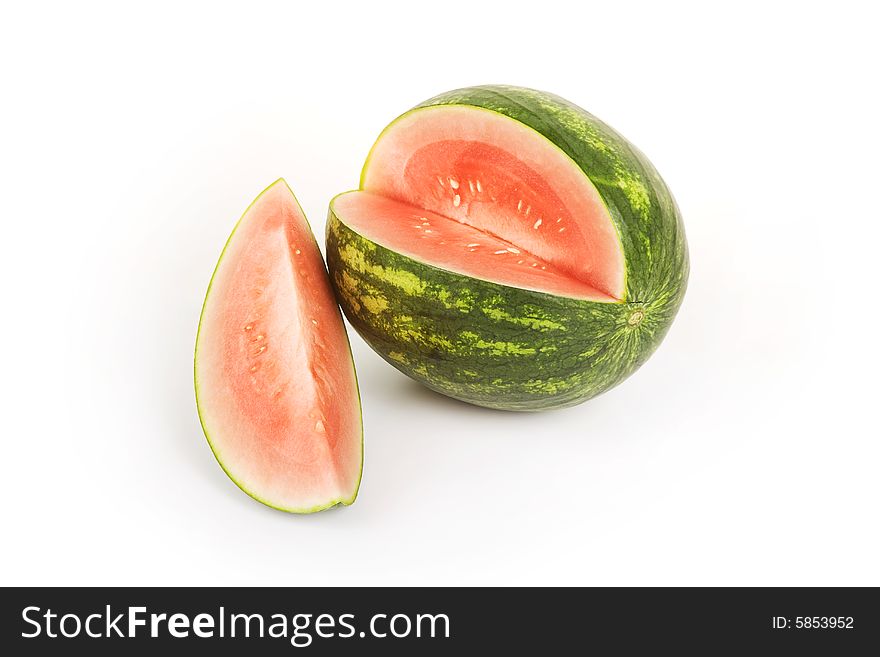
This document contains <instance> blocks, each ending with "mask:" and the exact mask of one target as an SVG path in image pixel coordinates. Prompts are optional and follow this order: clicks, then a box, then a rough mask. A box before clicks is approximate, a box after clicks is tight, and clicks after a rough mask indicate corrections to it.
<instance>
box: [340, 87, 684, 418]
mask: <svg viewBox="0 0 880 657" xmlns="http://www.w3.org/2000/svg"><path fill="white" fill-rule="evenodd" d="M327 263H328V268H329V272H330V277H331V282H332V284H333V288H334V290H335V292H336V295H337V299H338V300H339V303H340V305H341V307H342V309H343V311H344V312H345V315H346V316H347V317H348V319H349V321H350V322H351V324H352V326H353V327H354V328H355V330H357V332H358V333H359V334H360V335H361V336H362V337H363V338H364V340H365V341H366V342H367V343H368V344H369V345H370V346H371V347H372V348H373V349H374V350H375V351H376V352H378V353H379V354H380V355H381V356H382V357H383V358H384V359H385V360H387V361H388V362H389V363H391V364H392V365H394V367H396V368H397V369H399V370H401V371H402V372H404V373H405V374H407V375H409V376H410V377H412V378H414V379H416V380H417V381H420V382H421V383H423V384H425V385H426V386H428V387H430V388H432V389H433V390H436V391H438V392H441V393H443V394H446V395H449V396H451V397H454V398H456V399H460V400H463V401H466V402H469V403H472V404H477V405H481V406H487V407H491V408H498V409H507V410H523V411H528V410H544V409H552V408H559V407H564V406H571V405H574V404H578V403H580V402H583V401H585V400H587V399H589V398H591V397H594V396H596V395H598V394H600V393H602V392H605V391H606V390H608V389H610V388H612V387H613V386H615V385H617V384H618V383H620V382H621V381H623V380H624V379H625V378H627V377H628V376H629V375H630V374H632V373H633V372H634V371H635V370H636V369H638V367H639V366H640V365H642V363H644V362H645V360H646V359H647V358H648V357H649V356H650V355H651V354H652V353H653V352H654V350H655V349H656V348H657V346H658V345H659V344H660V342H661V340H662V339H663V337H664V336H665V335H666V333H667V331H668V330H669V327H670V325H671V323H672V321H673V318H674V317H675V314H676V312H677V311H678V308H679V306H680V305H681V302H682V299H683V296H684V293H685V289H686V287H687V279H688V270H689V265H688V252H687V242H686V239H685V232H684V227H683V224H682V220H681V216H680V213H679V210H678V208H677V206H676V204H675V201H674V200H673V197H672V195H671V194H670V192H669V189H668V188H667V186H666V184H665V183H664V181H663V180H662V178H661V177H660V175H659V174H658V173H657V171H656V170H655V169H654V167H653V166H652V165H651V163H650V162H649V161H648V159H647V158H646V157H645V156H644V155H643V154H642V153H641V152H640V151H639V150H638V149H636V148H635V147H634V146H633V145H631V144H630V143H629V142H627V141H626V140H625V139H624V138H623V137H622V136H620V135H619V134H618V133H617V132H615V131H614V130H613V129H611V128H610V127H608V126H607V125H606V124H604V123H603V122H601V121H600V120H599V119H597V118H596V117H594V116H592V115H591V114H589V113H587V112H586V111H584V110H582V109H581V108H579V107H577V106H575V105H573V104H572V103H570V102H568V101H566V100H564V99H562V98H560V97H558V96H554V95H551V94H548V93H544V92H540V91H535V90H531V89H524V88H519V87H509V86H483V87H471V88H467V89H460V90H456V91H451V92H448V93H445V94H441V95H439V96H436V97H435V98H432V99H430V100H428V101H426V102H424V103H422V104H421V105H418V106H417V107H415V108H414V109H412V110H410V111H409V112H407V113H405V114H403V115H402V116H400V117H399V118H397V119H396V120H395V121H394V122H392V123H391V124H390V125H389V126H388V127H387V128H385V130H384V131H383V132H382V134H381V135H380V136H379V139H378V140H377V141H376V143H375V145H374V146H373V148H372V150H371V152H370V154H369V156H368V158H367V161H366V164H365V165H364V169H363V173H362V176H361V184H360V188H359V189H358V190H356V191H353V192H347V193H344V194H341V195H339V196H337V197H336V198H334V199H333V200H332V201H331V203H330V211H329V216H328V223H327Z"/></svg>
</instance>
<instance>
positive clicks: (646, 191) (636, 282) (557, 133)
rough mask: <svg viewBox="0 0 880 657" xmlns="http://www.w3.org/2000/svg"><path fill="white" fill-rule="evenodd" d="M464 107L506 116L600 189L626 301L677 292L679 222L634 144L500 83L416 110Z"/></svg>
mask: <svg viewBox="0 0 880 657" xmlns="http://www.w3.org/2000/svg"><path fill="white" fill-rule="evenodd" d="M438 105H469V106H472V107H480V108H483V109H488V110H491V111H493V112H497V113H499V114H503V115H504V116H507V117H510V118H511V119H514V120H516V121H519V122H520V123H523V124H524V125H527V126H529V127H530V128H532V129H533V130H535V131H537V132H539V133H541V134H542V135H543V136H544V137H545V138H546V139H548V140H549V141H551V142H552V143H553V144H555V145H556V146H558V147H559V148H560V149H561V150H562V151H563V152H565V154H566V155H568V156H569V157H570V158H571V159H572V160H573V161H574V162H575V164H577V166H578V167H580V169H581V170H582V171H583V172H584V173H585V174H586V176H587V177H588V178H589V179H590V180H591V181H592V183H593V184H594V185H595V186H596V189H597V190H598V191H599V194H600V196H601V197H602V199H603V200H604V201H605V205H606V206H607V207H608V210H609V212H610V213H611V218H612V220H613V221H614V224H615V226H616V228H617V232H618V236H619V238H620V242H621V246H622V247H623V252H624V256H625V262H626V297H625V298H626V300H631V301H650V300H651V299H654V298H657V297H658V296H662V295H673V296H675V295H676V290H680V293H682V294H683V292H684V288H685V287H686V286H687V277H688V271H689V267H688V253H687V241H686V239H685V232H684V225H683V224H682V221H681V215H680V213H679V211H678V207H677V206H676V204H675V200H674V199H673V198H672V194H670V192H669V189H668V188H667V187H666V183H665V182H664V181H663V179H662V178H661V177H660V174H659V173H657V170H656V169H655V168H654V166H653V165H652V164H651V163H650V162H649V161H648V158H647V157H645V156H644V154H643V153H642V152H641V151H639V150H638V149H637V148H636V147H635V146H633V145H632V144H630V143H629V142H628V141H627V140H626V139H624V138H623V137H622V136H621V135H619V134H618V133H617V132H616V131H614V130H613V129H612V128H610V127H609V126H607V125H605V124H604V123H603V122H602V121H600V120H599V119H597V118H596V117H595V116H593V115H592V114H590V113H589V112H587V111H585V110H583V109H581V108H580V107H578V106H577V105H574V104H572V103H570V102H568V101H567V100H565V99H564V98H560V97H559V96H555V95H553V94H549V93H545V92H542V91H536V90H534V89H524V88H521V87H509V86H501V85H493V86H484V87H470V88H466V89H458V90H455V91H449V92H447V93H444V94H441V95H439V96H435V97H434V98H431V99H430V100H427V101H425V102H424V103H422V104H421V105H418V106H417V107H432V106H438Z"/></svg>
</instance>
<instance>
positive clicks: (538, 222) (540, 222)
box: [532, 219, 543, 230]
mask: <svg viewBox="0 0 880 657" xmlns="http://www.w3.org/2000/svg"><path fill="white" fill-rule="evenodd" d="M542 223H543V219H538V220H537V221H536V222H535V225H534V226H532V228H534V229H535V230H538V228H540V227H541V224H542Z"/></svg>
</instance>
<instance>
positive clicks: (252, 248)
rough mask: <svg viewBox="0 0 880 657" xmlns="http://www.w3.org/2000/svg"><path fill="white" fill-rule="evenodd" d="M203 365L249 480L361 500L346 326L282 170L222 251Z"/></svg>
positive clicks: (209, 406)
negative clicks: (359, 495) (359, 497)
mask: <svg viewBox="0 0 880 657" xmlns="http://www.w3.org/2000/svg"><path fill="white" fill-rule="evenodd" d="M195 377H196V396H197V401H198V407H199V416H200V418H201V421H202V426H203V428H204V430H205V435H206V436H207V438H208V442H209V443H210V445H211V448H212V449H213V451H214V454H215V455H216V457H217V459H218V461H219V462H220V464H221V466H222V467H223V469H224V470H225V471H226V472H227V474H229V476H230V477H231V478H232V480H233V481H234V482H235V483H236V484H238V486H239V487H241V488H242V489H243V490H244V491H245V492H247V493H248V494H249V495H251V496H252V497H254V498H256V499H257V500H259V501H261V502H263V503H265V504H268V505H269V506H272V507H276V508H279V509H282V510H286V511H294V512H310V511H317V510H320V509H323V508H327V507H330V506H334V505H335V504H338V503H342V504H350V503H351V502H352V501H354V498H355V496H356V495H357V489H358V485H359V482H360V475H361V463H362V443H361V441H362V429H361V417H360V400H359V396H358V389H357V382H356V379H355V371H354V366H353V364H352V359H351V352H350V348H349V344H348V338H347V336H346V333H345V328H344V326H343V324H342V318H341V315H340V313H339V309H338V307H337V305H336V301H335V300H334V297H333V292H332V290H331V288H330V285H329V281H328V278H327V272H326V269H325V268H324V262H323V260H322V258H321V254H320V252H319V250H318V247H317V244H316V242H315V239H314V236H313V235H312V232H311V230H310V228H309V225H308V223H307V221H306V219H305V216H304V215H303V213H302V210H301V209H300V207H299V204H298V203H297V201H296V199H295V197H294V196H293V193H292V192H291V191H290V188H289V187H288V186H287V184H286V183H285V182H284V181H283V180H279V181H277V182H276V183H274V184H273V185H271V186H270V187H269V188H267V189H266V190H265V191H264V192H263V193H262V194H261V195H260V196H259V197H258V198H257V199H256V200H255V201H254V203H253V204H252V205H251V207H250V208H248V210H247V211H246V212H245V214H244V216H243V217H242V219H241V220H240V222H239V224H238V226H237V227H236V229H235V230H234V232H233V234H232V236H231V237H230V238H229V242H228V243H227V245H226V248H225V249H224V252H223V254H222V255H221V258H220V262H219V263H218V265H217V269H216V271H215V273H214V277H213V279H212V281H211V285H210V287H209V289H208V295H207V297H206V299H205V305H204V308H203V311H202V318H201V322H200V324H199V335H198V338H197V344H196V359H195Z"/></svg>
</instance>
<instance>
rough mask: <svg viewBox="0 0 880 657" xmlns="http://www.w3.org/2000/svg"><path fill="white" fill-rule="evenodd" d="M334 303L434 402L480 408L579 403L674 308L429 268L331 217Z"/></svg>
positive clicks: (650, 337) (652, 342)
mask: <svg viewBox="0 0 880 657" xmlns="http://www.w3.org/2000/svg"><path fill="white" fill-rule="evenodd" d="M327 264H328V267H329V270H330V275H331V276H330V278H331V282H332V284H333V287H334V290H335V291H336V294H337V298H338V300H339V302H340V305H341V306H342V309H343V311H344V312H345V315H346V316H347V317H348V319H349V321H350V322H351V323H352V325H353V326H354V328H355V329H356V330H357V331H358V333H360V335H361V336H362V337H363V338H364V339H365V340H366V341H367V343H369V344H370V346H371V347H373V349H375V350H376V351H377V352H378V353H379V354H380V355H381V356H382V357H383V358H385V360H387V361H388V362H389V363H391V364H392V365H394V367H396V368H397V369H399V370H400V371H402V372H403V373H405V374H407V375H409V376H410V377H412V378H414V379H416V380H417V381H420V382H422V383H424V384H425V385H426V386H428V387H430V388H432V389H434V390H437V391H438V392H441V393H443V394H446V395H449V396H451V397H455V398H456V399H460V400H462V401H466V402H469V403H471V404H477V405H479V406H487V407H490V408H497V409H504V410H518V411H535V410H545V409H551V408H561V407H564V406H572V405H574V404H578V403H580V402H582V401H585V400H586V399H589V398H590V397H594V396H595V395H598V394H600V393H602V392H604V391H606V390H608V389H609V388H611V387H613V386H615V385H617V384H618V383H620V382H621V381H622V380H623V379H625V378H626V377H627V376H629V375H630V374H631V373H632V372H633V371H635V370H636V369H637V368H638V367H639V366H640V365H641V364H642V363H644V362H645V360H646V359H647V358H648V356H650V355H651V353H652V352H653V351H654V349H655V348H656V347H657V345H658V344H659V343H660V341H661V340H662V339H663V336H664V335H665V333H666V331H667V330H668V329H669V326H670V324H671V322H672V318H673V316H674V315H675V312H676V310H677V309H678V306H679V304H680V302H681V294H680V292H679V293H678V294H676V295H675V296H668V295H661V296H658V297H655V298H654V299H652V300H651V301H647V302H631V303H623V302H621V303H600V302H591V301H583V300H578V299H569V298H564V297H557V296H553V295H550V294H544V293H541V292H533V291H529V290H521V289H517V288H512V287H508V286H505V285H499V284H497V283H491V282H488V281H483V280H479V279H475V278H470V277H468V276H464V275H461V274H457V273H454V272H450V271H446V270H443V269H438V268H436V267H433V266H431V265H427V264H424V263H421V262H418V261H416V260H413V259H411V258H408V257H406V256H404V255H401V254H399V253H396V252H394V251H391V250H389V249H386V248H384V247H382V246H380V245H378V244H376V243H374V242H372V241H370V240H369V239H367V238H365V237H363V236H361V235H359V234H357V233H356V232H354V231H353V230H352V229H350V228H349V227H348V226H346V225H345V223H344V222H343V220H342V219H341V218H340V217H338V216H336V214H335V213H334V211H333V205H332V203H331V209H330V213H329V216H328V222H327Z"/></svg>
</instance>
